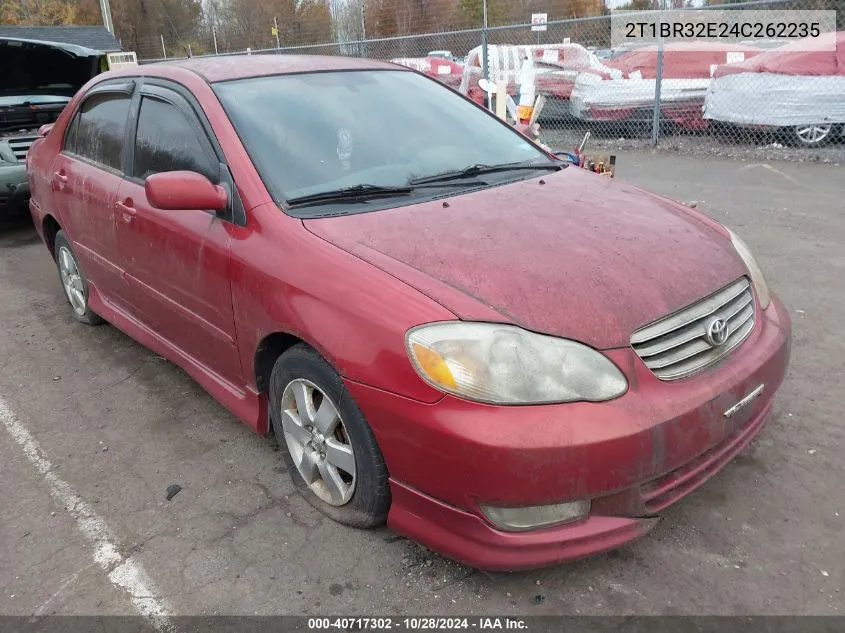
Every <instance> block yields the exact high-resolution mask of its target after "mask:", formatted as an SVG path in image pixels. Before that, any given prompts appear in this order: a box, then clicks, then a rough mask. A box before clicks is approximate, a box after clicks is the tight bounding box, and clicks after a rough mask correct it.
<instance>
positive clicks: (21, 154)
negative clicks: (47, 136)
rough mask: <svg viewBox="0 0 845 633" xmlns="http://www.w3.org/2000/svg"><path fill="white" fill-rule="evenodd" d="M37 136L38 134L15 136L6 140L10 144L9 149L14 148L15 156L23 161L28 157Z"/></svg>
mask: <svg viewBox="0 0 845 633" xmlns="http://www.w3.org/2000/svg"><path fill="white" fill-rule="evenodd" d="M37 138H38V137H37V136H14V137H12V138H8V139H6V142H7V143H8V144H9V149H11V150H12V154H14V155H15V158H17V159H18V160H19V161H21V162H23V160H24V159H25V158H26V153H27V152H28V151H29V148H30V147H31V146H32V144H33V143H34V142H35V140H36V139H37Z"/></svg>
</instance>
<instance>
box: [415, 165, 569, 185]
mask: <svg viewBox="0 0 845 633" xmlns="http://www.w3.org/2000/svg"><path fill="white" fill-rule="evenodd" d="M565 166H566V165H565V164H561V163H539V164H533V165H531V164H527V163H501V164H499V165H483V164H479V165H471V166H469V167H467V168H465V169H461V170H458V171H448V172H445V173H443V174H436V175H434V176H425V177H424V178H415V179H413V180H410V181H408V184H409V185H423V184H426V183H430V182H444V181H447V180H459V179H461V178H467V177H469V176H478V175H481V174H492V173H496V172H500V171H533V170H547V171H560V170H561V169H563V168H564V167H565Z"/></svg>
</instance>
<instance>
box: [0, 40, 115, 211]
mask: <svg viewBox="0 0 845 633" xmlns="http://www.w3.org/2000/svg"><path fill="white" fill-rule="evenodd" d="M106 66H107V62H106V54H105V53H103V52H102V51H96V50H93V49H90V48H84V47H82V46H74V45H71V44H60V43H56V42H42V41H37V40H25V39H12V38H4V37H0V68H3V74H2V78H0V218H3V217H9V216H13V215H17V214H19V213H25V212H26V209H27V200H28V199H29V185H28V184H27V180H26V163H25V161H26V153H27V151H28V150H29V147H30V145H32V143H33V141H35V139H36V138H37V136H38V129H39V128H40V127H41V126H43V125H45V124H48V123H52V122H54V121H55V120H56V119H57V118H58V117H59V114H61V112H62V110H63V109H64V107H65V106H66V105H67V103H68V102H69V101H70V98H71V97H72V96H73V95H74V94H75V93H76V91H77V90H79V88H80V87H82V85H84V84H85V82H87V81H88V80H89V79H91V77H93V76H95V75H97V74H99V73H100V72H101V71H104V70H106Z"/></svg>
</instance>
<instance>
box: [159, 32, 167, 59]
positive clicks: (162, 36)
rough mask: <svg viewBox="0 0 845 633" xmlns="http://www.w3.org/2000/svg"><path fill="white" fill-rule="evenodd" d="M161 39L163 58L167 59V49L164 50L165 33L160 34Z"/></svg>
mask: <svg viewBox="0 0 845 633" xmlns="http://www.w3.org/2000/svg"><path fill="white" fill-rule="evenodd" d="M159 37H161V56H162V57H164V59H167V49H166V48H164V33H159Z"/></svg>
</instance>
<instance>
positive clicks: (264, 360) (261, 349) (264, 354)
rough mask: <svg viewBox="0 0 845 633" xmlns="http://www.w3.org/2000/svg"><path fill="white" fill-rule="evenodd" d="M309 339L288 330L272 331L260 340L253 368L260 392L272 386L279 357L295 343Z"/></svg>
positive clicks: (256, 384) (264, 391)
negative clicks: (271, 377)
mask: <svg viewBox="0 0 845 633" xmlns="http://www.w3.org/2000/svg"><path fill="white" fill-rule="evenodd" d="M300 343H305V344H306V345H308V346H309V347H313V345H310V344H309V343H308V342H307V341H304V340H302V339H301V338H299V337H298V336H294V335H293V334H289V333H287V332H272V333H270V334H268V335H266V336H265V337H264V338H262V339H261V341H259V343H258V346H257V347H256V349H255V355H254V359H253V368H254V371H255V387H256V388H257V389H258V391H259V392H263V393H266V392H267V391H268V390H269V388H270V375H271V374H272V373H273V366H274V365H275V364H276V361H277V360H278V359H279V357H280V356H281V355H282V354H284V353H285V352H286V351H288V350H289V349H290V348H291V347H293V346H294V345H299V344H300Z"/></svg>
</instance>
